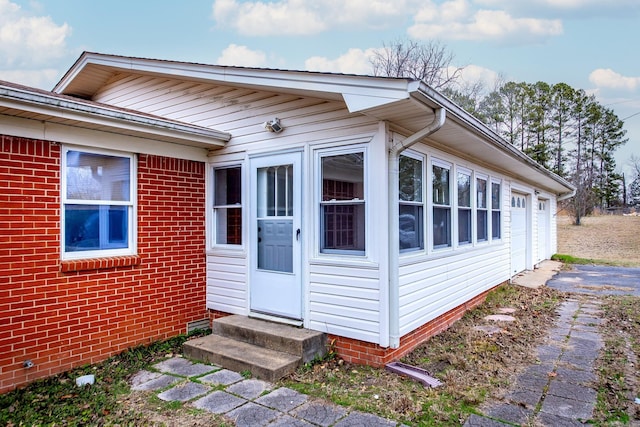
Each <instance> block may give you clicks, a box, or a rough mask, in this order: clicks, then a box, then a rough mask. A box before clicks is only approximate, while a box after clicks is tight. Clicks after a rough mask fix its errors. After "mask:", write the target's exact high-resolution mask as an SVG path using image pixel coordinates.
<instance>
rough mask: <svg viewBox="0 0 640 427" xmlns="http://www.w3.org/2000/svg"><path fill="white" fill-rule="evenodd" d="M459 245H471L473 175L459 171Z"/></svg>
mask: <svg viewBox="0 0 640 427" xmlns="http://www.w3.org/2000/svg"><path fill="white" fill-rule="evenodd" d="M457 181H458V244H460V245H465V244H470V243H471V174H470V173H469V172H463V171H458V179H457Z"/></svg>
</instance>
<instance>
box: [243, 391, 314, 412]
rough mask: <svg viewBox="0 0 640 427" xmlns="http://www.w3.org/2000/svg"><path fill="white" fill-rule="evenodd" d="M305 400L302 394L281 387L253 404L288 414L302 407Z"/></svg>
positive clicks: (305, 397)
mask: <svg viewBox="0 0 640 427" xmlns="http://www.w3.org/2000/svg"><path fill="white" fill-rule="evenodd" d="M307 399H308V397H307V396H306V395H304V394H302V393H298V392H297V391H295V390H291V389H290V388H286V387H281V388H279V389H276V390H274V391H272V392H271V393H269V394H265V395H264V396H262V397H260V398H258V399H256V400H255V402H256V403H259V404H261V405H264V406H268V407H269V408H274V409H278V410H280V411H282V412H288V411H290V410H292V409H293V408H295V407H297V406H300V405H302V404H303V403H304V402H306V401H307Z"/></svg>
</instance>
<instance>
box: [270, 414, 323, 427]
mask: <svg viewBox="0 0 640 427" xmlns="http://www.w3.org/2000/svg"><path fill="white" fill-rule="evenodd" d="M269 427H313V424H309V423H308V422H306V421H304V420H299V419H297V418H293V417H292V416H290V415H286V414H284V415H282V416H280V417H278V418H276V419H275V421H273V422H272V423H271V424H269Z"/></svg>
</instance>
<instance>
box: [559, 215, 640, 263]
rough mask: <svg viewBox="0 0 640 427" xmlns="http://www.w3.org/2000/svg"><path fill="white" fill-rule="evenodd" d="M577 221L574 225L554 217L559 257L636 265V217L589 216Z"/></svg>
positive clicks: (639, 243)
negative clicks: (578, 223)
mask: <svg viewBox="0 0 640 427" xmlns="http://www.w3.org/2000/svg"><path fill="white" fill-rule="evenodd" d="M581 222H582V225H580V226H576V225H573V218H571V217H569V216H558V253H559V254H565V255H571V256H573V257H577V258H587V259H593V260H601V261H607V262H609V263H614V264H616V265H623V266H627V267H639V266H640V216H622V215H601V216H589V217H585V218H582V221H581Z"/></svg>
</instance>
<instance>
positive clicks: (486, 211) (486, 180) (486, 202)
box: [473, 172, 491, 243]
mask: <svg viewBox="0 0 640 427" xmlns="http://www.w3.org/2000/svg"><path fill="white" fill-rule="evenodd" d="M474 175H475V176H474V178H473V195H474V214H475V215H474V222H475V235H474V236H473V238H474V241H475V242H476V243H486V242H488V241H489V239H490V237H489V236H490V235H491V230H489V203H490V199H489V197H488V193H489V190H490V189H491V185H490V182H491V181H490V180H489V176H488V175H484V174H482V173H477V172H476V173H475V174H474ZM478 180H482V181H484V183H485V189H484V207H480V203H478V202H479V200H478ZM481 212H483V213H484V215H485V233H486V236H485V237H484V239H480V238H479V236H478V232H479V231H480V227H479V221H478V219H479V218H478V216H479V214H480V213H481Z"/></svg>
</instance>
